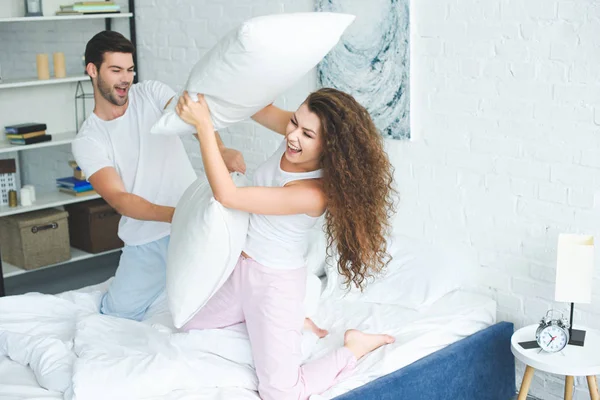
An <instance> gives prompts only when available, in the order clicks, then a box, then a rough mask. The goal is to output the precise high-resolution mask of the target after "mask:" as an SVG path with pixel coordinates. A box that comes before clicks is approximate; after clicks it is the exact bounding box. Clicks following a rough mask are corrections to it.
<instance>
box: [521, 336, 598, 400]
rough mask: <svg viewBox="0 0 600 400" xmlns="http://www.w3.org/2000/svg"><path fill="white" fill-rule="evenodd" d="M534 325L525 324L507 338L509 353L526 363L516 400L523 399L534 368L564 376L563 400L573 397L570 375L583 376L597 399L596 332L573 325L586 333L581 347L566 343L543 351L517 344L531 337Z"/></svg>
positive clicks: (592, 394)
mask: <svg viewBox="0 0 600 400" xmlns="http://www.w3.org/2000/svg"><path fill="white" fill-rule="evenodd" d="M537 327H538V325H529V326H526V327H524V328H521V329H519V330H518V331H516V332H515V333H513V335H512V338H511V340H510V348H511V351H512V353H513V355H514V356H515V358H516V359H517V360H519V361H521V362H523V363H524V364H525V365H526V366H527V368H526V369H525V375H524V376H523V383H522V384H521V390H519V397H518V400H525V399H526V398H527V393H528V392H529V386H530V385H531V379H532V378H533V372H534V371H535V370H536V369H537V370H539V371H544V372H549V373H552V374H557V375H565V397H564V398H565V400H572V398H573V377H574V376H586V377H587V382H588V387H589V389H590V396H591V399H592V400H600V394H598V383H597V381H596V375H600V332H598V331H596V330H594V329H587V328H585V327H581V326H577V325H576V326H574V328H576V329H584V330H585V331H586V332H587V333H586V336H585V345H584V346H583V347H582V346H573V345H567V347H565V348H564V349H563V350H562V351H561V352H558V353H546V352H545V351H540V348H539V347H538V348H534V349H524V348H523V347H521V345H519V343H520V342H528V341H531V340H535V331H536V329H537Z"/></svg>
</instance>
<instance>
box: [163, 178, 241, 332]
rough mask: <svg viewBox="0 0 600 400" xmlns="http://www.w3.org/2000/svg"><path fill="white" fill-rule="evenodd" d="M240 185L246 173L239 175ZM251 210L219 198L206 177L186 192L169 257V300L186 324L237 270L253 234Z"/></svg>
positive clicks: (176, 320) (177, 318)
mask: <svg viewBox="0 0 600 400" xmlns="http://www.w3.org/2000/svg"><path fill="white" fill-rule="evenodd" d="M232 177H233V181H234V183H235V184H236V186H238V187H240V186H247V184H248V181H247V179H246V177H245V176H243V175H240V174H237V173H235V174H233V176H232ZM248 222H249V214H248V213H247V212H243V211H239V210H233V209H229V208H225V207H223V206H222V205H221V203H219V202H218V201H216V200H215V198H214V197H213V194H212V190H211V188H210V185H209V183H208V180H207V179H206V177H205V176H202V177H200V178H198V179H197V180H196V181H195V182H194V183H193V184H192V185H190V187H189V188H188V189H187V190H186V191H185V193H184V194H183V196H182V197H181V199H180V200H179V203H178V204H177V207H176V208H175V215H174V216H173V223H172V227H171V239H170V244H169V254H168V260H167V299H168V303H169V309H170V311H171V314H172V315H173V324H174V325H175V327H176V328H181V327H182V326H183V325H184V324H185V323H186V322H188V321H189V320H190V319H191V318H192V317H193V316H194V315H195V314H196V313H197V312H198V311H199V310H200V308H202V306H204V304H206V302H207V301H208V300H209V299H210V298H211V297H212V295H213V294H214V293H215V292H216V291H217V290H218V289H219V288H220V287H221V286H222V285H223V283H225V281H226V280H227V278H228V277H229V275H230V274H231V272H232V271H233V269H234V267H235V265H236V263H237V261H238V258H239V256H240V253H241V252H242V248H243V246H244V244H245V242H246V235H247V233H248Z"/></svg>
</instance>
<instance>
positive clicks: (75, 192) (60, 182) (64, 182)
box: [56, 176, 96, 196]
mask: <svg viewBox="0 0 600 400" xmlns="http://www.w3.org/2000/svg"><path fill="white" fill-rule="evenodd" d="M56 186H57V187H58V190H60V191H61V192H63V193H67V194H70V195H72V196H87V195H91V194H96V192H95V191H94V188H93V187H92V184H91V183H89V182H88V181H85V180H81V179H76V178H75V177H73V176H68V177H66V178H58V179H57V180H56Z"/></svg>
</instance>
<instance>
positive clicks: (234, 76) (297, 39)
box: [151, 12, 355, 134]
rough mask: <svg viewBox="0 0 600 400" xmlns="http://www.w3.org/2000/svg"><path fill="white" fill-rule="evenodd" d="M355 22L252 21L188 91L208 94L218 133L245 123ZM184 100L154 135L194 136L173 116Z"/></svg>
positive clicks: (222, 45) (305, 16) (322, 18)
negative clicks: (223, 129) (220, 130)
mask: <svg viewBox="0 0 600 400" xmlns="http://www.w3.org/2000/svg"><path fill="white" fill-rule="evenodd" d="M354 19H355V17H354V16H353V15H349V14H340V13H327V12H309V13H292V14H276V15H267V16H262V17H257V18H252V19H250V20H248V21H246V22H244V23H243V24H242V25H241V26H240V27H239V28H237V29H235V30H233V31H231V32H229V33H228V34H227V35H226V36H224V37H223V38H222V39H221V40H220V41H219V42H218V43H217V44H216V45H215V46H214V47H213V48H212V49H211V50H210V51H209V52H208V53H206V54H205V55H204V56H203V57H202V59H201V60H200V61H198V63H197V64H196V65H195V66H194V68H193V69H192V71H191V73H190V76H189V78H188V80H187V83H186V84H185V89H186V90H187V91H188V92H190V94H191V95H194V94H198V93H203V94H204V96H205V99H206V102H207V103H208V106H209V108H210V111H211V116H212V120H213V125H214V127H215V129H216V130H218V129H222V128H225V127H227V126H230V125H232V124H234V123H237V122H240V121H243V120H246V119H248V118H249V117H251V116H252V115H253V114H255V113H256V112H257V111H259V110H260V109H262V108H263V107H265V106H267V105H268V104H270V103H271V102H272V101H273V100H274V99H275V98H276V97H277V96H279V95H280V94H282V93H283V92H285V91H286V90H287V89H288V88H290V87H291V86H292V85H293V84H294V83H295V82H296V81H298V79H300V78H301V77H302V76H304V75H305V74H306V73H307V72H308V71H310V70H311V69H312V68H313V67H314V66H316V65H317V64H318V63H319V61H321V59H322V58H323V57H324V56H325V55H326V54H327V53H328V52H329V51H330V50H331V49H332V48H333V47H334V46H335V45H336V44H337V42H338V41H339V39H340V37H341V36H342V34H343V33H344V31H345V30H346V28H347V27H348V26H349V25H350V24H351V23H352V22H353V21H354ZM180 95H181V93H179V95H178V96H177V98H176V99H174V100H173V101H171V103H170V104H169V106H168V107H167V108H166V109H165V111H164V112H163V115H162V117H161V118H160V119H159V120H158V121H157V122H156V123H155V124H154V126H153V127H152V130H151V132H152V133H155V134H189V133H194V132H195V129H194V128H193V127H192V126H190V125H188V124H187V123H185V122H184V121H183V120H181V119H180V118H179V116H178V115H177V113H176V112H175V106H176V105H177V100H178V98H179V96H180Z"/></svg>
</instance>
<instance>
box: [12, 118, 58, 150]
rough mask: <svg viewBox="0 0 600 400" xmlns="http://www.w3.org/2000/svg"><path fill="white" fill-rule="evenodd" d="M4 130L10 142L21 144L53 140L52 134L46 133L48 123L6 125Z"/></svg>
mask: <svg viewBox="0 0 600 400" xmlns="http://www.w3.org/2000/svg"><path fill="white" fill-rule="evenodd" d="M4 132H5V133H6V138H7V139H8V141H9V142H10V144H16V145H20V146H22V145H24V144H34V143H42V142H48V141H50V140H52V135H48V134H46V124H41V123H36V122H28V123H25V124H17V125H9V126H5V127H4Z"/></svg>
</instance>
